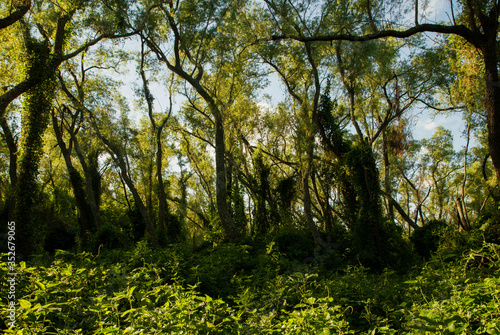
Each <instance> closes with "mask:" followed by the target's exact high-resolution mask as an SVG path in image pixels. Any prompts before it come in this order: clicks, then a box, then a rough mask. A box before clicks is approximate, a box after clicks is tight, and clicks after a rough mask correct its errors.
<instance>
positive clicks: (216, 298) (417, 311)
mask: <svg viewBox="0 0 500 335" xmlns="http://www.w3.org/2000/svg"><path fill="white" fill-rule="evenodd" d="M3 256H5V255H3ZM39 263H40V264H38V265H36V266H34V265H27V264H26V263H24V262H21V263H20V264H18V265H17V266H16V285H15V296H16V309H15V325H16V326H15V327H13V328H10V329H7V327H8V317H9V311H8V307H9V306H8V303H7V299H6V294H5V293H2V297H1V299H0V316H1V319H2V320H4V321H3V322H2V324H0V329H2V332H5V333H6V334H9V333H12V334H473V333H477V334H499V333H500V276H499V275H500V246H499V245H497V244H492V243H483V244H482V245H481V246H478V247H477V248H475V249H473V250H471V249H469V250H468V251H465V252H462V253H460V254H452V253H448V254H447V253H444V252H441V253H439V254H436V255H434V257H433V258H431V259H430V260H428V261H426V262H421V263H419V265H418V266H415V267H413V268H412V269H410V270H408V271H405V272H404V273H398V272H396V271H394V270H385V271H382V272H379V273H373V272H371V271H369V270H368V269H365V268H363V267H361V266H344V267H342V268H336V269H334V268H333V267H332V265H331V264H328V263H327V262H326V263H325V262H323V263H317V264H304V262H301V261H297V260H294V259H291V258H290V257H287V256H286V255H284V254H282V253H281V252H280V251H279V250H278V247H277V246H276V245H274V243H269V244H268V245H266V246H264V247H262V248H257V247H255V246H250V245H236V244H223V245H220V246H217V247H212V246H210V247H205V248H201V249H193V248H190V247H186V246H183V245H174V246H171V247H169V248H167V249H164V250H160V251H152V250H151V249H150V248H149V247H148V246H147V245H146V244H145V243H142V242H140V243H138V244H137V245H136V246H135V247H134V248H132V249H130V250H128V251H123V250H109V251H106V250H100V253H99V254H92V253H87V252H83V253H71V252H66V251H58V252H57V253H56V254H55V255H54V256H52V257H51V258H50V260H47V259H43V260H39ZM8 272H9V269H8V268H7V265H6V263H4V262H2V263H1V267H0V277H1V278H7V273H8ZM0 286H1V292H8V291H9V284H8V283H7V282H6V281H5V280H2V283H1V284H0Z"/></svg>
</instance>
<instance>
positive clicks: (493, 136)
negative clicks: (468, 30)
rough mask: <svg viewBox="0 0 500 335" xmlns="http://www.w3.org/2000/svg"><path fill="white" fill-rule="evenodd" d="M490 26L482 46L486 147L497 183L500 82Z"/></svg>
mask: <svg viewBox="0 0 500 335" xmlns="http://www.w3.org/2000/svg"><path fill="white" fill-rule="evenodd" d="M497 27H498V20H497V22H496V26H495V27H492V31H491V32H489V36H488V38H487V42H486V43H485V45H484V46H483V48H482V51H483V57H484V65H485V75H486V99H485V100H486V112H487V128H488V147H489V151H490V155H491V160H492V162H493V166H494V167H495V173H496V176H497V183H498V184H500V82H499V78H498V55H497V52H498V51H497V43H498V42H497V41H496V35H497V29H496V28H497Z"/></svg>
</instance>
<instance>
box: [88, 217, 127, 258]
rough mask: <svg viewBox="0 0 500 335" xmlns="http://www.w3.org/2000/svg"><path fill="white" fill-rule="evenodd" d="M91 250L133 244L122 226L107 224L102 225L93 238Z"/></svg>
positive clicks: (116, 247) (120, 247)
mask: <svg viewBox="0 0 500 335" xmlns="http://www.w3.org/2000/svg"><path fill="white" fill-rule="evenodd" d="M91 245H92V248H91V250H92V251H94V252H97V251H98V250H99V248H100V247H101V245H102V247H104V248H105V249H108V250H111V249H122V248H126V247H129V246H130V245H131V242H130V239H129V237H128V235H127V234H126V233H125V232H124V231H123V230H122V229H120V228H118V227H115V226H114V225H112V224H109V223H107V224H105V225H103V226H102V227H100V228H99V229H98V230H97V232H96V234H95V235H94V236H93V238H92V242H91Z"/></svg>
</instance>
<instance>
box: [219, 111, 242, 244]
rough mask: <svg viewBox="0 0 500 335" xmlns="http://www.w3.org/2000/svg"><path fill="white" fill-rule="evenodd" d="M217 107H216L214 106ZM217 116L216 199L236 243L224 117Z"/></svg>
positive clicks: (222, 217) (237, 232)
mask: <svg viewBox="0 0 500 335" xmlns="http://www.w3.org/2000/svg"><path fill="white" fill-rule="evenodd" d="M214 107H215V106H214ZM217 114H219V113H218V112H217V113H216V115H215V170H216V181H215V187H216V197H217V211H218V213H219V218H220V221H221V224H222V227H223V228H224V231H225V233H226V237H227V239H228V240H229V241H234V240H235V239H237V238H238V237H239V236H240V232H239V231H238V229H237V228H236V224H235V223H234V220H233V217H232V216H231V211H230V210H229V206H228V203H227V201H228V197H227V183H226V157H225V156H226V143H225V136H224V125H223V122H222V116H221V115H217Z"/></svg>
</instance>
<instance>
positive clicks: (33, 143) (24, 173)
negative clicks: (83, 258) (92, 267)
mask: <svg viewBox="0 0 500 335" xmlns="http://www.w3.org/2000/svg"><path fill="white" fill-rule="evenodd" d="M54 87H55V83H54V82H53V81H52V80H46V81H45V82H43V83H41V84H40V85H38V86H37V87H35V88H33V89H31V90H30V91H29V92H28V96H27V97H26V98H25V106H26V107H25V112H24V115H23V135H22V137H23V138H22V144H21V155H20V157H19V167H18V168H19V175H18V179H17V184H16V186H17V188H16V208H15V217H16V223H17V227H16V229H17V231H18V233H19V235H18V237H19V241H22V243H19V250H18V251H19V253H20V254H21V255H22V256H24V257H28V256H30V255H32V254H34V253H38V252H41V251H42V247H43V241H44V239H45V228H46V227H45V223H44V222H43V221H40V220H37V219H36V217H37V215H36V205H37V203H38V201H39V199H40V189H39V186H38V183H37V177H38V172H39V171H38V168H39V166H40V160H41V158H42V155H43V134H44V132H45V129H46V128H47V125H48V121H49V114H50V111H49V110H50V107H51V103H52V97H53V93H54Z"/></svg>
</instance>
